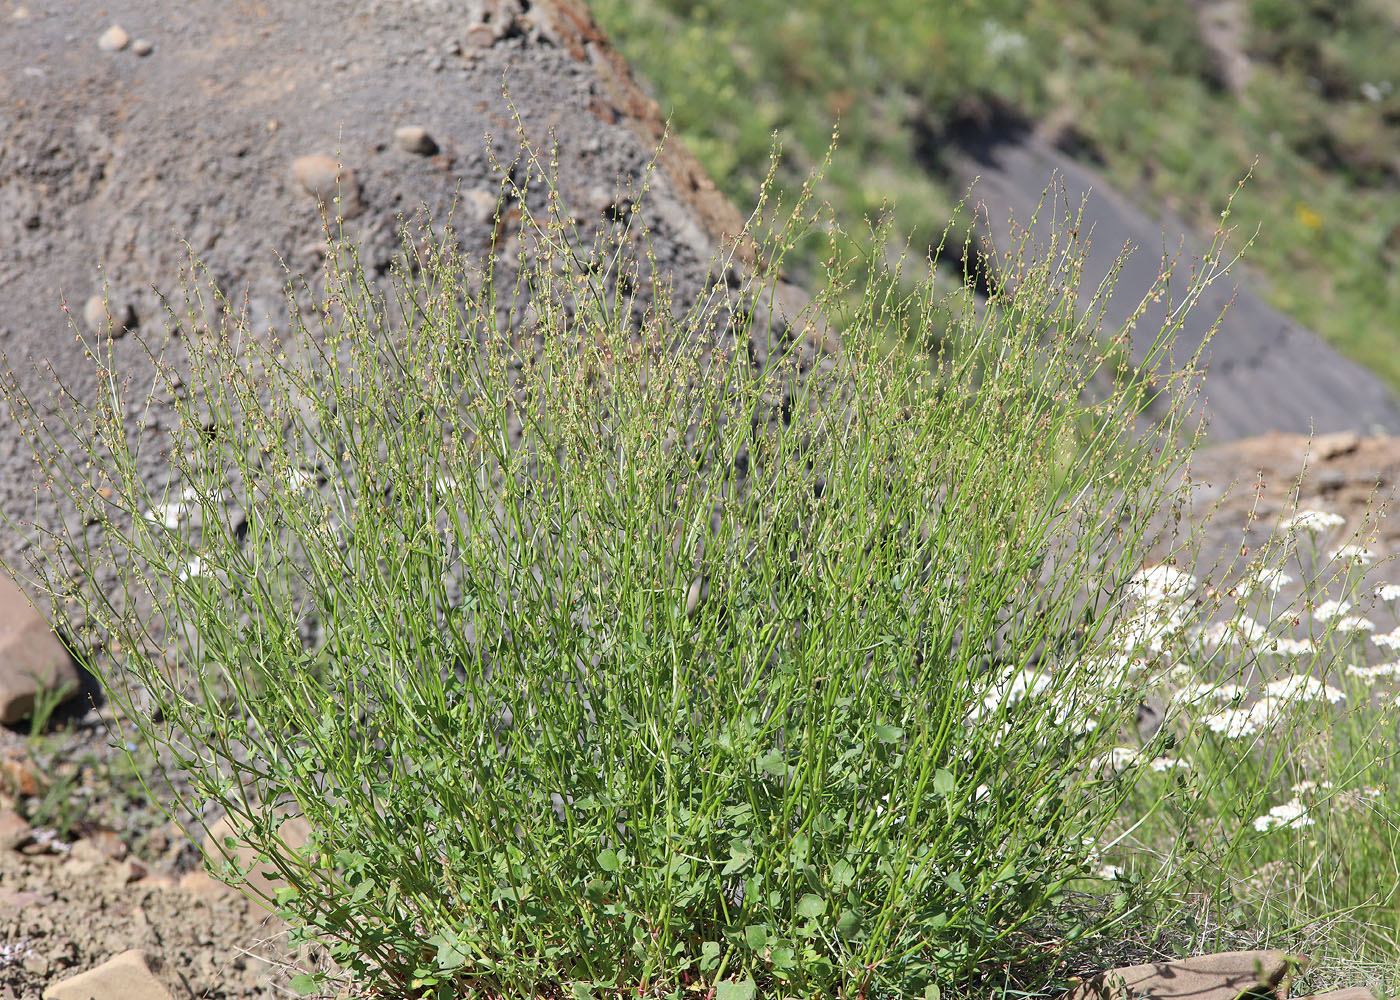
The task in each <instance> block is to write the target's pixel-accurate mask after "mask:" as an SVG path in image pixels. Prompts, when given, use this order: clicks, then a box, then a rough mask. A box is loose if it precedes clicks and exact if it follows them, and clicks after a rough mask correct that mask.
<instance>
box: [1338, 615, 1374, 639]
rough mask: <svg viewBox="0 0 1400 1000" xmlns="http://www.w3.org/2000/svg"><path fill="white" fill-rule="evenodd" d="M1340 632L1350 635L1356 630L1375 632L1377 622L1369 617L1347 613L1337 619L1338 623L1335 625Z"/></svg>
mask: <svg viewBox="0 0 1400 1000" xmlns="http://www.w3.org/2000/svg"><path fill="white" fill-rule="evenodd" d="M1333 628H1335V629H1336V630H1337V631H1338V632H1344V633H1346V634H1348V635H1350V634H1353V633H1356V632H1374V631H1375V630H1376V623H1375V622H1373V621H1371V619H1369V618H1362V617H1361V616H1360V615H1347V616H1345V617H1343V618H1338V619H1337V624H1336V625H1334V626H1333Z"/></svg>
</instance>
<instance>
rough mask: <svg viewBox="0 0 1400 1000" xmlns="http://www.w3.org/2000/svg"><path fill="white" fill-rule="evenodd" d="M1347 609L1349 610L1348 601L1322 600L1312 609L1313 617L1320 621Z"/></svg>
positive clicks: (1324, 620) (1329, 618) (1349, 604)
mask: <svg viewBox="0 0 1400 1000" xmlns="http://www.w3.org/2000/svg"><path fill="white" fill-rule="evenodd" d="M1349 611H1351V602H1350V601H1323V602H1322V603H1321V604H1319V605H1318V606H1317V607H1316V608H1314V609H1313V617H1314V618H1316V619H1317V620H1318V621H1320V622H1326V621H1331V620H1332V619H1333V618H1336V617H1337V616H1338V615H1344V614H1346V613H1347V612H1349Z"/></svg>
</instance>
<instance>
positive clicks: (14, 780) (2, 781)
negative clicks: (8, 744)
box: [0, 750, 49, 799]
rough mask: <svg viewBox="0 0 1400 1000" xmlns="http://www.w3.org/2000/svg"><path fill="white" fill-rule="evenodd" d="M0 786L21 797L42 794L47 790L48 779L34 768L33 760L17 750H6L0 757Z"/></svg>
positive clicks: (25, 797)
mask: <svg viewBox="0 0 1400 1000" xmlns="http://www.w3.org/2000/svg"><path fill="white" fill-rule="evenodd" d="M0 787H3V788H7V789H8V790H10V791H12V792H14V794H16V795H18V796H19V797H20V798H22V799H27V798H30V797H31V796H35V795H43V794H44V792H46V791H48V787H49V783H48V780H47V779H46V778H45V777H44V776H43V775H42V774H40V773H39V772H38V771H37V770H36V769H35V768H34V764H33V762H31V761H30V760H29V759H28V758H27V757H24V756H22V755H21V754H20V753H19V752H18V751H15V750H7V751H5V756H3V757H0Z"/></svg>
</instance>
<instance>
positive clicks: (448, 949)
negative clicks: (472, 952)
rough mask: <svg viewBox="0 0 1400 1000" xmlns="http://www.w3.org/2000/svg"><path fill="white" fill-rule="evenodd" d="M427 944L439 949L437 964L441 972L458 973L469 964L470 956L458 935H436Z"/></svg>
mask: <svg viewBox="0 0 1400 1000" xmlns="http://www.w3.org/2000/svg"><path fill="white" fill-rule="evenodd" d="M426 943H427V944H430V945H432V946H433V947H434V948H436V949H437V958H436V963H437V967H438V970H439V971H441V972H456V971H457V970H458V969H460V968H461V967H462V966H464V965H466V964H467V959H468V957H469V956H468V954H467V951H466V949H465V948H463V947H462V942H461V940H460V939H458V938H457V937H456V935H452V936H448V935H447V934H434V935H433V936H432V937H430V938H428V940H427V942H426Z"/></svg>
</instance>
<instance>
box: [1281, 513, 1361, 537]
mask: <svg viewBox="0 0 1400 1000" xmlns="http://www.w3.org/2000/svg"><path fill="white" fill-rule="evenodd" d="M1346 523H1347V522H1346V519H1345V518H1342V517H1340V516H1338V515H1336V514H1330V513H1328V512H1327V511H1324V510H1300V511H1298V513H1296V514H1294V515H1293V516H1292V517H1290V518H1289V519H1288V520H1286V521H1281V522H1280V523H1279V529H1280V530H1281V531H1284V532H1286V533H1287V534H1288V535H1289V536H1291V537H1294V538H1296V537H1297V536H1298V535H1299V533H1301V532H1307V533H1308V534H1310V535H1320V534H1324V533H1325V532H1328V531H1332V530H1334V529H1336V528H1340V527H1341V526H1342V525H1344V524H1346Z"/></svg>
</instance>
